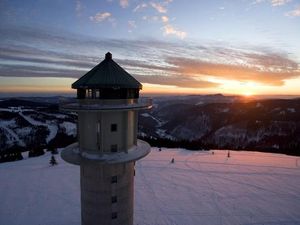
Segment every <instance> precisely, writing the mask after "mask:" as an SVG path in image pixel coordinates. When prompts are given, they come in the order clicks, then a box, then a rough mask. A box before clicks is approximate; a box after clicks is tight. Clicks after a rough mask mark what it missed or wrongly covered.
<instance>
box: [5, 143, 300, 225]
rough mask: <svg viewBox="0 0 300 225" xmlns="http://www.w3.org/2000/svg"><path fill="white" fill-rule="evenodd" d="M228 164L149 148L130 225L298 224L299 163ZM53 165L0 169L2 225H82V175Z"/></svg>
mask: <svg viewBox="0 0 300 225" xmlns="http://www.w3.org/2000/svg"><path fill="white" fill-rule="evenodd" d="M230 156H231V157H230V158H227V151H214V154H212V152H211V151H208V152H194V151H187V150H183V149H165V148H162V151H158V149H157V148H152V151H151V153H150V154H149V155H148V156H147V157H145V158H144V159H142V160H140V161H138V162H137V163H136V176H135V214H134V224H135V225H198V224H204V225H263V224H268V225H299V224H300V213H299V212H300V189H299V186H300V157H293V156H286V155H280V154H269V153H258V152H243V151H241V152H235V151H231V152H230ZM50 157H51V155H50V154H49V153H47V154H45V155H43V156H41V157H38V158H28V159H26V160H22V161H17V162H10V163H2V164H0V180H1V182H0V199H1V204H0V224H3V225H20V224H31V225H39V224H43V225H69V224H74V225H80V178H79V174H80V172H79V167H78V166H74V165H71V164H67V163H65V162H64V161H63V160H62V159H61V158H60V157H59V155H56V156H55V157H56V160H57V162H58V163H59V164H58V165H57V166H49V160H50ZM172 158H174V159H175V163H170V161H171V159H172Z"/></svg>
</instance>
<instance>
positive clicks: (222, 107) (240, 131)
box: [0, 95, 300, 161]
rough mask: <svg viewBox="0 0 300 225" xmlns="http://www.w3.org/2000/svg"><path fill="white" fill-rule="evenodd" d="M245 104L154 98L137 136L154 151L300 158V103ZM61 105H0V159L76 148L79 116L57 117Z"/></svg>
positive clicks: (25, 101) (40, 101) (214, 98)
mask: <svg viewBox="0 0 300 225" xmlns="http://www.w3.org/2000/svg"><path fill="white" fill-rule="evenodd" d="M246 100H247V99H246ZM246 100H245V99H243V98H238V97H234V96H232V97H230V96H223V95H204V96H202V95H191V96H179V97H178V96H176V97H174V96H172V97H155V98H153V108H152V109H151V110H145V111H141V112H140V114H139V133H138V134H139V137H140V138H141V139H146V140H147V141H149V142H150V143H151V144H152V145H154V146H165V147H183V148H188V149H238V150H256V151H268V152H276V153H285V154H291V155H300V150H299V149H300V99H269V100H262V99H259V100H249V99H248V100H247V101H246ZM57 102H58V98H55V97H52V98H36V97H35V98H20V99H6V100H4V101H0V158H1V155H3V154H4V153H3V152H17V151H28V150H32V151H40V149H53V148H59V147H64V146H66V145H68V144H71V143H72V142H74V141H75V140H76V135H77V131H76V121H77V115H76V113H67V112H63V111H59V107H58V105H57ZM170 142H172V143H171V144H170ZM175 142H176V143H175ZM177 142H178V143H177ZM166 143H168V144H166ZM174 143H175V144H174ZM1 152H2V153H1ZM5 154H6V153H5ZM0 161H1V159H0ZM4 161H5V160H4Z"/></svg>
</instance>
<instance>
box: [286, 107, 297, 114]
mask: <svg viewBox="0 0 300 225" xmlns="http://www.w3.org/2000/svg"><path fill="white" fill-rule="evenodd" d="M287 111H289V112H291V113H295V112H296V109H295V108H287Z"/></svg>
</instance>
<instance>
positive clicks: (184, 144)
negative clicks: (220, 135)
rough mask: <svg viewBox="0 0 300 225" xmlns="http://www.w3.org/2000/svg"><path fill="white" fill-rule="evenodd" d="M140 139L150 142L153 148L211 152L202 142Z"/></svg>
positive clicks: (151, 138)
mask: <svg viewBox="0 0 300 225" xmlns="http://www.w3.org/2000/svg"><path fill="white" fill-rule="evenodd" d="M139 139H141V140H144V141H146V142H148V143H149V144H150V145H151V146H152V147H165V148H184V149H187V150H193V151H195V150H209V149H210V148H209V146H208V145H206V144H204V143H203V142H202V141H201V140H195V141H189V140H171V139H168V138H154V137H139Z"/></svg>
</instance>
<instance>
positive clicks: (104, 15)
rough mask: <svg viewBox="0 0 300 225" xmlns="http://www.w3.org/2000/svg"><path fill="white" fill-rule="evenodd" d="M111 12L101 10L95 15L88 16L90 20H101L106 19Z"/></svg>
mask: <svg viewBox="0 0 300 225" xmlns="http://www.w3.org/2000/svg"><path fill="white" fill-rule="evenodd" d="M111 16H112V15H111V13H109V12H103V13H100V12H99V13H97V14H96V15H95V16H90V20H91V21H94V22H98V23H100V22H103V21H105V20H108V19H109V18H110V17H111Z"/></svg>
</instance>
